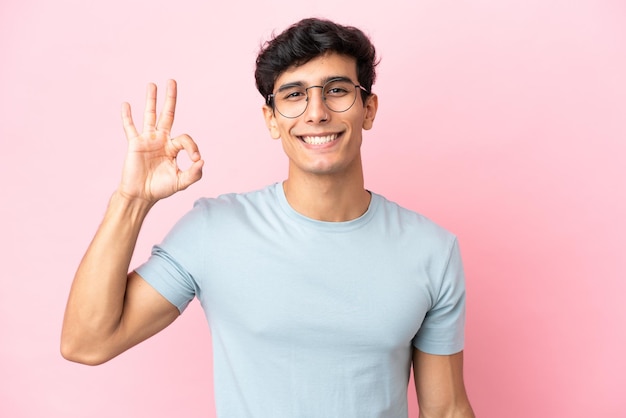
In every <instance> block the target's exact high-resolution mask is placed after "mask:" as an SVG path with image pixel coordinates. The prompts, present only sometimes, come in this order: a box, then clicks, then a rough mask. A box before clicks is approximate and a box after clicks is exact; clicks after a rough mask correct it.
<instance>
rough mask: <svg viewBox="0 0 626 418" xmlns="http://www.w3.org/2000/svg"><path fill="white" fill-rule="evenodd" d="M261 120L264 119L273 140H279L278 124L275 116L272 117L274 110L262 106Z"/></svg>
mask: <svg viewBox="0 0 626 418" xmlns="http://www.w3.org/2000/svg"><path fill="white" fill-rule="evenodd" d="M263 118H265V125H266V126H267V129H268V130H269V131H270V135H271V136H272V138H273V139H280V131H279V130H278V124H277V123H276V116H275V115H274V109H272V108H271V107H270V106H268V105H264V106H263Z"/></svg>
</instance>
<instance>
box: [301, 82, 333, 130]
mask: <svg viewBox="0 0 626 418" xmlns="http://www.w3.org/2000/svg"><path fill="white" fill-rule="evenodd" d="M305 117H306V119H307V121H311V122H321V121H325V120H327V119H328V108H327V107H326V103H324V94H323V87H322V86H311V87H309V88H308V89H307V107H306V112H305Z"/></svg>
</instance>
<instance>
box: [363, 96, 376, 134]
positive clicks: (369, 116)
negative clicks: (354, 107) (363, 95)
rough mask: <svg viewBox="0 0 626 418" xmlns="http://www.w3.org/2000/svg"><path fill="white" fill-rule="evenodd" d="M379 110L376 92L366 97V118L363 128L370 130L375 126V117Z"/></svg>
mask: <svg viewBox="0 0 626 418" xmlns="http://www.w3.org/2000/svg"><path fill="white" fill-rule="evenodd" d="M377 111H378V96H377V95H375V94H374V93H372V94H370V95H369V97H368V98H367V99H365V118H363V129H365V130H369V129H372V126H374V119H375V118H376V112H377Z"/></svg>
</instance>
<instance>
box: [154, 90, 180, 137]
mask: <svg viewBox="0 0 626 418" xmlns="http://www.w3.org/2000/svg"><path fill="white" fill-rule="evenodd" d="M176 95H177V87H176V81H174V80H168V82H167V90H166V93H165V103H164V105H163V109H162V110H161V114H160V115H159V121H158V123H157V125H156V128H157V129H158V130H160V131H165V132H170V131H171V130H172V125H173V124H174V113H175V110H176Z"/></svg>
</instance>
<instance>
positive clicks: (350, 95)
mask: <svg viewBox="0 0 626 418" xmlns="http://www.w3.org/2000/svg"><path fill="white" fill-rule="evenodd" d="M355 100H356V87H355V86H354V84H352V82H351V81H346V80H335V81H332V80H331V81H329V82H328V83H326V84H325V85H324V101H325V103H326V106H327V107H328V108H329V109H330V110H332V111H333V112H345V111H346V110H348V109H350V108H351V107H352V105H353V104H354V101H355Z"/></svg>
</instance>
